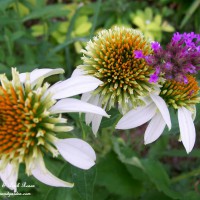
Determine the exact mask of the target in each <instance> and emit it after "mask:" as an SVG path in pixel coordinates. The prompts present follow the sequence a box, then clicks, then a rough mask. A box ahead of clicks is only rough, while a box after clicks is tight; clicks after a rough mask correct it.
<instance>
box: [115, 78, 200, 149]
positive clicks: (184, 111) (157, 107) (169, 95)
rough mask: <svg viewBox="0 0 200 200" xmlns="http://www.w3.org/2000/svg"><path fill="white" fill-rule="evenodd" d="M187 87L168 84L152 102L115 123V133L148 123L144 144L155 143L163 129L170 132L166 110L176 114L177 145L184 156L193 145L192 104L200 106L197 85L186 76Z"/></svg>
mask: <svg viewBox="0 0 200 200" xmlns="http://www.w3.org/2000/svg"><path fill="white" fill-rule="evenodd" d="M187 79H188V83H187V84H186V83H184V82H178V81H176V80H167V81H166V82H165V83H164V84H163V85H162V87H161V88H160V89H161V91H160V93H159V95H157V94H150V97H151V100H152V101H150V102H149V103H148V104H147V105H146V106H143V107H139V108H137V109H135V110H131V111H129V112H128V113H127V114H125V115H124V116H123V117H122V118H121V119H120V120H119V122H118V124H117V126H116V128H117V129H130V128H135V127H138V126H140V125H142V124H144V123H146V122H147V121H149V120H150V119H151V121H150V123H149V124H148V126H147V129H146V131H145V136H144V141H145V144H148V143H151V142H153V141H155V140H156V139H157V138H158V137H159V136H160V135H161V134H162V132H163V130H164V128H165V125H166V124H167V126H168V128H169V129H170V128H171V120H170V115H169V111H168V107H167V106H171V107H173V108H174V109H175V111H177V112H178V123H179V129H180V141H182V143H183V145H184V147H185V149H186V152H187V153H189V152H191V151H192V149H193V147H194V143H195V138H196V132H195V126H194V123H193V120H194V119H195V115H196V107H195V104H196V103H199V102H200V98H199V97H198V91H199V87H198V83H197V81H196V79H195V78H194V77H193V76H191V75H188V76H187Z"/></svg>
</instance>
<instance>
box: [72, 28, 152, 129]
mask: <svg viewBox="0 0 200 200" xmlns="http://www.w3.org/2000/svg"><path fill="white" fill-rule="evenodd" d="M134 51H141V52H142V54H143V55H148V54H150V53H151V45H150V42H149V41H148V40H146V39H145V38H144V36H143V35H142V33H141V32H140V31H137V30H134V29H132V28H125V27H114V28H112V29H109V30H102V31H100V32H99V34H98V35H97V36H96V37H94V38H93V39H92V40H91V41H89V42H88V43H87V46H86V49H85V50H82V52H83V55H84V56H83V57H82V60H83V64H82V65H79V66H78V69H79V70H81V71H82V73H84V74H85V75H90V76H93V77H96V78H98V79H99V80H101V81H102V84H101V85H100V86H99V87H98V88H97V89H96V90H94V91H93V92H92V93H90V94H88V93H87V94H85V95H83V99H84V100H87V101H88V102H90V103H93V104H95V105H99V106H102V107H103V108H105V109H106V110H109V109H110V108H112V107H114V106H118V108H119V110H120V112H122V113H123V114H124V113H126V112H127V111H128V110H130V109H132V108H134V107H137V106H138V105H142V104H144V102H143V101H142V100H141V98H140V97H141V96H146V95H148V94H149V92H151V91H152V90H154V87H153V86H154V84H152V83H150V82H149V78H150V75H151V74H152V73H153V71H152V69H151V67H150V66H149V65H147V63H146V61H145V60H144V59H138V58H137V56H135V54H134ZM75 74H76V75H77V74H78V73H75ZM95 117H96V116H93V117H92V116H89V117H88V116H87V117H86V118H87V119H88V120H86V121H88V122H90V121H91V120H92V119H94V118H95ZM96 121H97V123H96V124H99V118H98V120H96ZM97 127H98V126H96V127H95V128H94V129H95V130H96V131H97V129H98V128H97Z"/></svg>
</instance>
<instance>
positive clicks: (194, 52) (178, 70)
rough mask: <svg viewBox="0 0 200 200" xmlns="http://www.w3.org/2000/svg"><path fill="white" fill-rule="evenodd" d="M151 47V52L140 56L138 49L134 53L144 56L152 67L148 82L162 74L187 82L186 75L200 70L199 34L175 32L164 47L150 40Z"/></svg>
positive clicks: (138, 56)
mask: <svg viewBox="0 0 200 200" xmlns="http://www.w3.org/2000/svg"><path fill="white" fill-rule="evenodd" d="M151 47H152V50H153V54H150V55H146V56H144V55H143V54H142V55H143V56H142V55H141V54H140V52H139V51H137V53H135V56H136V57H137V58H144V59H145V61H146V62H147V64H148V65H150V66H152V67H153V68H154V70H155V73H154V74H152V75H151V77H150V80H149V81H150V82H156V81H158V77H159V75H160V74H162V75H164V78H166V79H174V80H176V81H179V82H184V83H187V82H188V80H187V75H188V74H196V73H197V72H198V70H200V34H195V33H194V32H191V33H183V34H180V33H178V32H177V33H175V34H174V35H173V37H172V39H171V41H170V42H169V43H168V44H167V45H166V48H165V49H163V48H162V47H161V46H160V44H159V43H158V42H152V43H151ZM135 52H136V51H135Z"/></svg>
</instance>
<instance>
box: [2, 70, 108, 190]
mask: <svg viewBox="0 0 200 200" xmlns="http://www.w3.org/2000/svg"><path fill="white" fill-rule="evenodd" d="M63 72H64V71H63V70H62V69H37V70H34V71H33V72H31V73H23V74H19V73H18V72H17V71H16V69H12V77H13V79H12V81H9V80H8V79H7V77H6V75H4V74H3V75H0V80H1V86H0V139H1V140H0V178H1V179H2V181H3V182H4V184H5V185H6V186H7V187H8V188H10V189H12V190H15V191H16V182H17V178H18V169H19V165H20V163H24V164H25V166H26V173H27V174H28V175H33V176H34V177H35V178H37V179H38V180H39V181H41V182H43V183H45V184H47V185H51V186H55V187H72V186H73V184H72V183H68V182H65V181H62V180H60V179H59V178H57V177H55V176H54V175H53V174H51V173H50V172H49V171H48V170H47V169H46V167H45V164H44V161H43V155H45V153H46V152H50V153H51V154H52V155H53V156H57V155H58V154H59V153H60V154H61V156H62V157H63V158H64V159H65V160H67V161H68V162H70V163H71V164H72V165H75V166H77V167H79V168H82V169H89V168H90V167H92V166H93V165H94V164H95V159H96V156H95V152H94V150H93V149H92V147H91V146H90V145H89V144H87V143H86V142H84V141H82V140H80V139H75V138H74V139H59V138H57V137H56V134H57V133H59V132H68V131H70V130H72V127H70V126H67V124H66V122H67V121H66V119H65V118H62V116H61V114H60V113H64V112H79V111H81V112H86V113H95V114H98V115H103V116H107V114H106V113H105V111H104V110H103V109H101V108H99V107H96V106H94V105H90V104H88V103H85V102H82V101H80V100H77V99H73V98H65V97H69V96H72V95H76V94H80V93H81V92H82V93H84V92H88V91H90V90H93V89H95V88H96V87H98V85H99V84H100V83H101V82H100V81H99V80H97V79H94V78H92V77H88V79H87V80H86V79H84V80H85V81H83V80H82V79H81V77H80V79H79V80H77V79H75V78H69V79H68V80H66V81H63V82H59V83H57V84H55V85H53V86H52V87H50V85H49V84H48V83H44V84H43V80H44V78H45V77H48V76H50V75H53V74H60V73H63ZM91 78H92V80H91ZM91 82H92V84H91ZM80 83H81V86H82V87H83V88H82V91H81V89H80V88H81V87H80ZM59 98H64V99H62V100H59V101H57V100H56V99H59Z"/></svg>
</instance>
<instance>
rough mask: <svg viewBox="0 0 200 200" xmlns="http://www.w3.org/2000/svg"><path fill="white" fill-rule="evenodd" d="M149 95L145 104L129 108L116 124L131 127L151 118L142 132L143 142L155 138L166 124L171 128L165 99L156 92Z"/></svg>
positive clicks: (148, 141) (117, 127)
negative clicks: (143, 132)
mask: <svg viewBox="0 0 200 200" xmlns="http://www.w3.org/2000/svg"><path fill="white" fill-rule="evenodd" d="M149 97H150V98H151V100H150V101H149V102H148V103H147V105H145V106H140V107H138V108H136V109H132V110H130V111H129V112H128V113H126V114H125V115H124V116H123V117H122V118H121V119H120V120H119V122H118V123H117V125H116V129H131V128H136V127H138V126H141V125H142V124H145V123H146V122H148V121H149V120H151V121H150V123H149V124H148V126H147V129H146V131H145V134H144V143H145V144H149V143H151V142H154V141H155V140H157V139H158V137H159V136H160V135H161V134H162V132H163V130H164V128H165V126H166V124H167V126H168V128H169V129H171V120H170V114H169V110H168V108H167V105H166V103H165V101H164V100H163V99H162V98H161V97H160V96H159V95H157V94H150V95H149Z"/></svg>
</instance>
